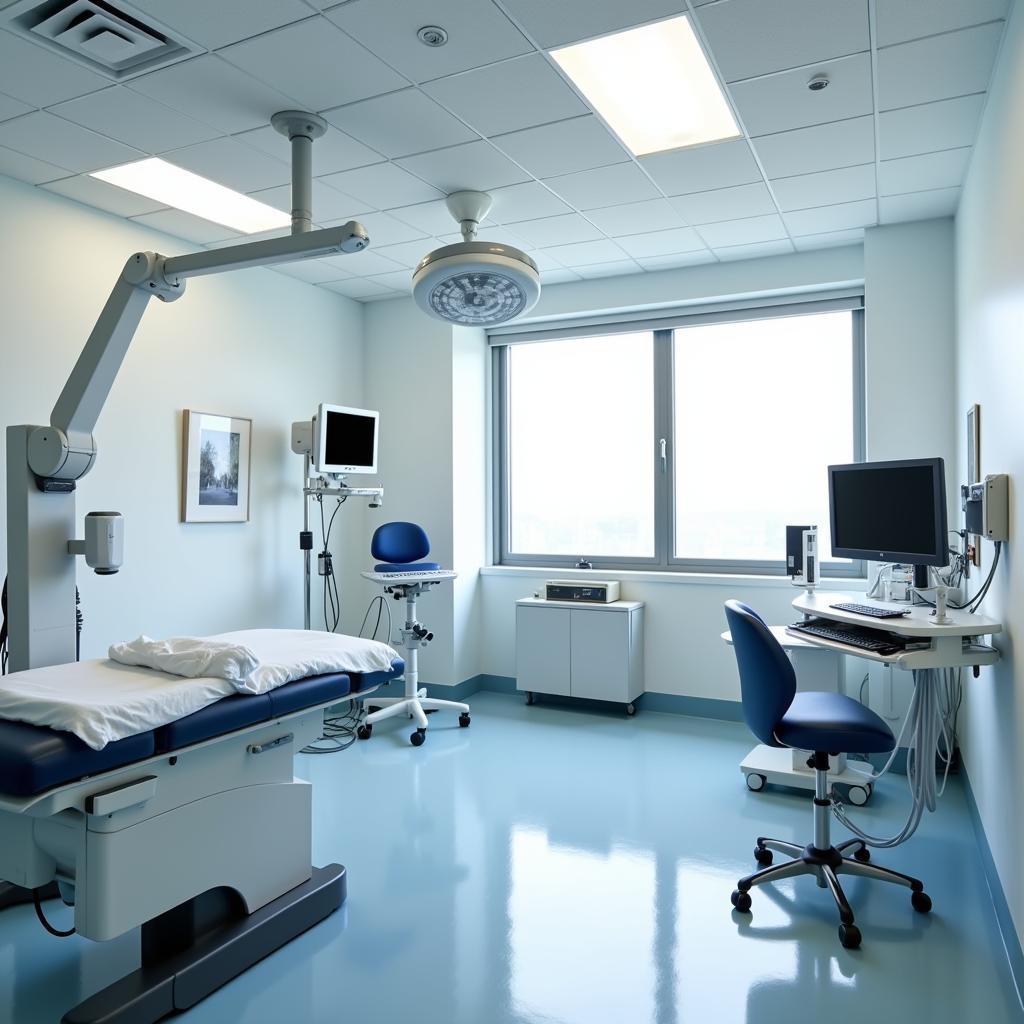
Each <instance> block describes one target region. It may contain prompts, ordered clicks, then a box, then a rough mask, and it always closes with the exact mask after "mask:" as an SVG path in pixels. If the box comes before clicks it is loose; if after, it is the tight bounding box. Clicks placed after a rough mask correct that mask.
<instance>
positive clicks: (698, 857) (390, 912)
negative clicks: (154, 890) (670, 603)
mask: <svg viewBox="0 0 1024 1024" xmlns="http://www.w3.org/2000/svg"><path fill="white" fill-rule="evenodd" d="M471 703H472V705H473V724H472V726H471V727H470V728H469V729H459V728H458V726H457V724H456V720H455V716H453V715H445V714H437V715H432V716H431V732H430V737H429V739H428V740H427V743H426V744H425V745H424V746H423V747H420V748H419V749H415V748H413V747H411V746H410V745H409V743H408V742H407V734H408V732H409V730H408V728H407V726H406V723H405V722H404V721H403V722H395V723H387V724H386V725H382V726H381V727H378V729H376V730H374V735H373V738H372V739H371V740H369V741H368V742H365V743H359V744H358V745H357V746H356V747H353V748H352V749H350V750H348V751H346V752H344V753H341V754H336V755H328V756H320V757H303V758H301V759H300V761H299V773H300V774H302V775H303V776H305V777H307V778H309V779H311V780H312V781H313V782H314V783H315V789H314V792H315V796H314V803H315V809H314V822H315V835H314V849H315V853H316V859H317V862H318V863H327V862H330V861H339V862H340V863H343V864H345V865H346V866H347V868H348V870H349V898H348V902H347V904H346V905H345V907H344V908H343V909H342V910H341V911H339V912H338V913H337V914H335V915H334V916H333V917H331V918H329V919H328V920H327V921H325V922H324V923H322V924H321V925H319V926H318V927H316V928H315V929H313V930H312V931H311V932H308V933H307V934H305V935H304V936H302V937H300V938H299V939H297V940H295V941H294V942H292V943H291V944H290V945H288V946H286V947H285V948H284V949H282V950H281V951H279V952H278V953H275V954H274V955H273V956H271V957H270V958H269V959H267V960H265V961H264V962H262V963H261V964H259V965H257V966H256V967H254V968H252V969H251V970H249V971H248V972H247V973H245V974H244V975H242V976H241V977H239V978H238V979H236V980H235V981H234V982H232V983H231V984H229V985H228V986H226V987H225V988H223V989H221V990H220V991H218V992H217V993H215V994H214V995H212V996H211V997H210V998H208V999H207V1000H206V1001H205V1002H203V1003H201V1004H200V1005H199V1006H197V1007H196V1008H195V1009H193V1010H192V1011H190V1012H189V1013H187V1014H184V1015H183V1016H182V1017H180V1018H178V1019H180V1020H182V1021H184V1022H187V1024H227V1022H284V1024H299V1022H314V1024H319V1022H336V1021H337V1022H352V1024H372V1022H382V1024H392V1022H403V1024H405V1022H408V1024H492V1022H493V1024H503V1022H520V1024H605V1022H608V1024H646V1022H652V1024H654V1022H656V1024H670V1022H672V1024H676V1022H685V1024H698V1022H701V1024H703V1022H715V1024H776V1022H778V1024H782V1022H791V1021H801V1022H802V1021H811V1020H818V1021H825V1022H829V1024H832V1022H834V1024H850V1022H853V1021H855V1020H864V1021H928V1022H929V1024H946V1022H953V1021H956V1022H962V1021H984V1022H985V1024H1000V1022H1004V1021H1007V1022H1009V1021H1020V1020H1022V1019H1024V1015H1022V1014H1021V1011H1020V1007H1019V1004H1018V1003H1017V1000H1016V997H1015V994H1014V992H1013V989H1012V985H1011V981H1010V977H1009V972H1008V970H1007V968H1006V962H1005V958H1004V955H1003V953H1002V950H1001V946H1000V942H999V937H998V934H997V932H996V927H995V917H994V913H993V911H992V908H991V904H990V902H989V896H988V893H987V890H986V887H985V881H984V878H983V876H982V874H981V865H980V861H979V857H978V852H977V849H976V846H975V841H974V836H973V832H972V828H971V823H970V820H969V818H968V813H967V808H966V805H965V801H964V795H963V792H962V790H961V788H960V784H959V782H957V781H955V780H954V781H953V782H952V783H951V784H950V788H949V790H948V791H947V793H946V795H945V797H944V798H943V799H942V801H941V803H940V805H939V808H938V811H937V813H935V814H933V815H928V816H926V820H925V822H924V823H923V825H922V827H921V829H920V831H919V832H918V834H917V835H916V836H915V837H914V838H913V839H912V840H911V841H910V842H909V843H908V844H906V845H905V846H903V847H901V848H899V849H897V850H894V851H888V852H885V851H879V852H878V853H877V854H876V858H875V859H876V860H877V862H878V863H880V864H886V865H889V866H891V867H894V868H898V869H901V870H903V871H907V872H910V873H912V874H916V875H919V876H920V877H921V878H923V879H924V880H925V884H926V888H927V891H928V892H929V893H930V894H931V896H932V898H933V899H934V902H935V909H934V912H933V913H932V914H931V915H929V916H922V915H919V914H916V913H915V912H914V911H913V910H912V909H911V907H910V900H909V894H908V893H907V891H906V890H904V889H896V888H892V887H889V886H886V885H881V884H879V883H872V882H868V881H866V880H861V879H850V880H849V881H848V883H847V894H848V895H849V897H850V899H851V902H852V903H853V906H854V910H855V911H856V913H857V920H858V923H859V925H860V927H861V930H862V932H863V934H864V945H863V948H862V949H861V950H859V951H857V952H848V951H846V950H844V949H843V948H842V947H841V946H840V945H839V941H838V938H837V935H836V924H837V922H836V918H835V909H834V906H833V903H832V899H831V897H830V896H829V894H828V892H827V891H823V890H820V889H818V888H817V887H816V885H815V884H814V881H813V879H811V878H798V879H794V880H790V881H787V882H783V883H780V884H779V885H778V886H777V887H775V888H774V889H772V888H765V889H758V890H756V891H755V893H754V907H753V914H752V916H749V917H744V916H741V915H739V914H736V913H734V912H733V911H732V908H731V906H730V904H729V895H730V892H731V891H732V889H733V886H734V883H735V880H736V878H737V877H738V876H739V875H741V874H745V873H747V872H749V871H752V870H753V869H754V867H755V865H754V862H753V858H752V850H753V842H754V838H755V836H757V835H758V834H767V835H770V836H774V837H776V838H780V839H791V840H795V841H799V842H806V841H807V840H808V839H809V838H810V830H811V805H810V799H809V796H807V795H804V794H801V793H796V792H792V791H786V790H775V791H770V790H766V791H764V792H762V793H751V792H749V791H748V790H747V789H746V788H745V786H744V784H743V779H742V777H741V775H740V773H739V770H738V767H737V765H738V762H739V761H740V759H741V758H742V757H743V755H744V754H746V753H747V751H748V750H749V749H750V747H751V746H752V741H751V738H750V736H749V735H748V734H747V732H746V730H745V729H744V728H743V727H742V726H739V725H734V724H729V723H724V722H711V721H705V720H700V719H689V718H682V717H677V716H673V715H661V714H654V713H646V714H645V713H643V712H641V713H640V714H638V715H637V716H636V717H635V718H632V719H627V718H626V717H625V716H624V715H621V714H618V713H615V712H602V711H593V710H579V709H575V708H572V709H570V708H565V707H557V708H556V707H550V706H545V705H544V704H540V705H537V706H534V707H526V706H525V705H524V704H522V703H521V702H520V701H519V699H518V698H513V697H508V696H501V695H497V694H483V693H481V694H477V695H476V696H475V697H473V698H471ZM905 784H906V780H905V779H904V778H902V777H899V776H895V777H892V778H888V779H885V780H883V781H882V782H881V783H879V785H878V786H877V788H876V790H875V794H874V796H873V797H872V802H871V805H870V806H869V807H867V808H863V809H856V808H855V809H854V810H855V811H856V812H857V815H858V819H859V820H861V821H862V822H863V824H864V825H865V826H866V827H868V828H869V830H877V831H878V832H882V831H885V830H890V831H894V830H895V828H896V826H897V823H898V822H899V820H900V818H901V816H902V815H904V814H905V813H906V809H907V791H906V785H905ZM273 827H274V823H273V822H272V821H268V822H267V828H268V830H272V829H273ZM836 833H837V835H838V836H842V835H845V833H843V832H842V830H840V829H837V830H836ZM253 856H254V857H258V856H259V850H253ZM153 884H154V885H159V884H160V880H159V879H158V878H155V879H154V880H153ZM50 906H51V907H53V911H52V915H53V917H54V919H55V923H60V922H62V921H64V920H65V917H64V915H66V914H67V911H64V910H62V908H61V907H60V906H59V904H51V905H50ZM137 944H138V939H137V935H129V936H124V937H123V938H122V939H119V940H116V941H114V942H112V943H107V944H104V945H100V944H97V943H92V942H87V941H85V940H80V939H77V938H72V939H55V938H51V937H50V936H48V935H46V934H45V933H44V932H43V931H42V929H41V928H39V926H38V925H37V923H36V921H35V918H34V916H33V914H32V911H31V908H27V907H19V908H16V909H14V910H10V911H7V912H5V913H3V914H2V915H0V1019H2V1020H4V1021H16V1022H17V1024H30V1022H32V1024H34V1022H37V1021H38V1022H43V1021H45V1022H47V1024H52V1022H55V1021H57V1020H58V1019H59V1017H60V1014H61V1013H62V1012H63V1011H64V1010H65V1009H67V1008H69V1007H71V1006H72V1005H74V1004H75V1003H77V1002H78V1001H79V1000H80V999H82V998H83V997H84V996H86V995H88V994H90V993H92V992H94V991H96V990H97V989H99V988H101V987H102V986H104V985H106V984H108V983H109V982H111V981H113V980H114V979H115V978H117V977H119V976H120V975H122V974H124V973H127V972H128V971H129V970H130V969H132V968H133V967H134V966H135V958H136V956H137Z"/></svg>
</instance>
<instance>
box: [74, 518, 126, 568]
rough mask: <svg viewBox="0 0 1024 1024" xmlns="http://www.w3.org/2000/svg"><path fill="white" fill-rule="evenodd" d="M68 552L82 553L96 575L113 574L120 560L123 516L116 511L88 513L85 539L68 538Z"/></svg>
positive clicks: (122, 542)
mask: <svg viewBox="0 0 1024 1024" xmlns="http://www.w3.org/2000/svg"><path fill="white" fill-rule="evenodd" d="M68 553H69V554H72V555H85V564H86V565H87V566H89V568H90V569H92V570H93V572H95V573H96V575H97V576H113V575H114V573H115V572H117V570H118V569H120V568H121V563H122V562H123V561H124V516H122V515H121V513H120V512H89V513H88V514H87V515H86V517H85V540H69V541H68Z"/></svg>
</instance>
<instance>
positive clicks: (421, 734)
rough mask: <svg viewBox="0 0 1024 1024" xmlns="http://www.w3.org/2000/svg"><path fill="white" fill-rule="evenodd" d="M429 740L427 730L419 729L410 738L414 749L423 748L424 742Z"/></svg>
mask: <svg viewBox="0 0 1024 1024" xmlns="http://www.w3.org/2000/svg"><path fill="white" fill-rule="evenodd" d="M426 738H427V730H426V729H417V730H416V731H415V732H414V733H412V734H411V735H410V736H409V742H410V743H411V744H412V745H413V746H414V747H422V746H423V742H424V740H426Z"/></svg>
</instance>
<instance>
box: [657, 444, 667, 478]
mask: <svg viewBox="0 0 1024 1024" xmlns="http://www.w3.org/2000/svg"><path fill="white" fill-rule="evenodd" d="M658 450H659V453H660V454H659V456H658V457H659V458H660V459H661V471H662V473H667V472H668V439H667V438H664V437H659V438H658Z"/></svg>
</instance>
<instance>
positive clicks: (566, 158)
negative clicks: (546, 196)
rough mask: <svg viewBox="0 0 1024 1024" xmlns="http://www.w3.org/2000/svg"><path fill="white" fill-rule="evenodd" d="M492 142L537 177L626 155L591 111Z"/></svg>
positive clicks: (614, 161)
mask: <svg viewBox="0 0 1024 1024" xmlns="http://www.w3.org/2000/svg"><path fill="white" fill-rule="evenodd" d="M493 142H494V144H495V145H496V146H497V147H498V148H499V149H502V150H504V151H505V152H506V153H508V155H509V156H510V157H512V159H513V160H515V161H516V162H517V163H519V164H522V166H523V167H525V168H526V169H527V170H528V171H529V172H530V173H531V174H533V175H535V176H536V177H538V178H550V177H553V176H555V175H556V174H571V173H572V172H573V171H585V170H587V169H589V168H591V167H603V166H605V165H606V164H617V163H621V162H622V161H623V160H624V159H625V158H626V156H627V154H626V151H625V150H624V149H623V148H622V146H620V145H619V143H618V142H617V141H616V140H615V138H614V136H613V135H612V134H611V133H610V132H609V131H608V130H607V129H606V128H605V127H604V125H602V124H601V122H600V121H598V119H597V118H596V117H594V116H593V115H592V114H589V115H587V116H586V117H575V118H572V119H571V120H569V121H558V122H557V123H556V124H547V125H541V126H540V127H537V128H526V129H525V130H523V131H519V132H512V133H511V134H509V135H499V136H498V137H497V138H495V139H494V140H493Z"/></svg>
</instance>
